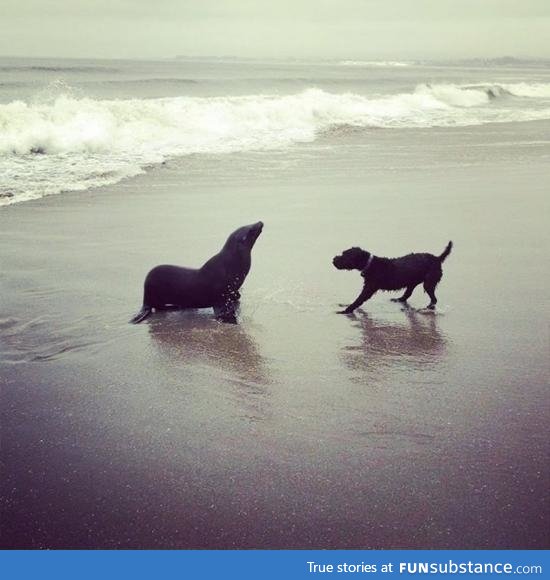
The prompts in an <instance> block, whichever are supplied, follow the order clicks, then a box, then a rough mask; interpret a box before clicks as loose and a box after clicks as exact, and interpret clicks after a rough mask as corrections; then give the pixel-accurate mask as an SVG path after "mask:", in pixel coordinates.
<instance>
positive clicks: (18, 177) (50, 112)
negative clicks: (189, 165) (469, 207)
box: [0, 83, 550, 204]
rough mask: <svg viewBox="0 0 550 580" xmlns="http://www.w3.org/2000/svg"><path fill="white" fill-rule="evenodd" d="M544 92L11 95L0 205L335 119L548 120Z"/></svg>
mask: <svg viewBox="0 0 550 580" xmlns="http://www.w3.org/2000/svg"><path fill="white" fill-rule="evenodd" d="M516 97H521V99H516ZM548 98H550V84H542V83H539V84H527V83H516V84H507V85H481V84H478V85H468V86H466V85H452V84H435V85H419V86H418V87H416V89H415V90H414V91H412V92H410V93H401V94H394V95H381V96H377V97H365V96H361V95H357V94H352V93H339V94H334V93H328V92H325V91H322V90H320V89H308V90H306V91H304V92H301V93H298V94H294V95H286V96H269V95H254V96H245V97H216V98H198V97H174V98H163V99H132V100H94V99H87V98H75V97H72V96H60V97H58V98H56V99H55V100H53V101H50V102H47V103H43V104H29V103H27V102H22V101H15V102H12V103H9V104H6V105H0V172H1V174H2V180H1V181H0V203H4V204H5V203H13V202H15V201H21V200H24V199H32V198H36V197H41V196H43V195H48V194H52V193H58V192H60V191H70V190H82V189H87V188H89V187H95V186H98V185H103V184H108V183H114V182H116V181H119V180H120V179H123V178H124V177H128V176H132V175H136V174H137V173H140V172H142V171H143V169H144V168H145V167H146V166H149V165H151V164H156V163H160V162H162V161H163V160H165V159H167V158H170V157H174V156H182V155H186V154H191V153H210V154H221V153H228V152H236V151H247V150H253V149H255V150H262V149H264V150H269V149H277V148H282V147H285V146H288V145H292V144H296V143H304V142H310V141H313V140H315V138H316V137H317V136H318V135H319V134H321V133H323V132H326V131H328V130H331V129H333V128H335V127H338V126H342V125H346V126H355V127H359V128H362V127H364V128H369V127H380V128H408V127H423V128H424V127H453V126H467V125H479V124H484V123H492V122H510V121H528V120H535V119H548V118H550V101H547V100H546V99H548ZM510 99H512V100H514V99H515V100H517V101H527V103H524V104H523V105H521V103H520V105H519V106H518V104H517V103H510V102H509V101H510ZM531 103H533V104H532V105H531Z"/></svg>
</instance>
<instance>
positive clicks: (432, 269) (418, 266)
mask: <svg viewBox="0 0 550 580" xmlns="http://www.w3.org/2000/svg"><path fill="white" fill-rule="evenodd" d="M452 247H453V243H452V242H449V243H448V244H447V247H446V248H445V250H443V253H442V254H441V255H440V256H434V255H433V254H408V255H407V256H403V257H401V258H378V257H377V256H373V255H372V254H371V253H370V252H366V251H365V250H362V249H361V248H350V249H349V250H346V251H345V252H343V253H342V254H341V255H340V256H336V257H335V258H334V259H333V260H332V263H333V264H334V265H335V266H336V268H338V269H339V270H360V271H361V276H363V278H365V282H364V285H363V290H362V291H361V294H359V296H358V297H357V299H356V300H355V301H354V302H353V303H352V304H350V305H349V306H348V307H347V308H346V309H345V310H341V311H340V314H350V313H352V312H353V311H354V310H355V309H356V308H358V307H359V306H361V304H363V302H365V301H366V300H368V299H369V298H370V297H371V296H372V295H373V294H374V293H375V292H378V290H399V289H401V288H406V290H405V293H404V294H403V296H401V297H400V298H394V299H393V300H394V302H406V301H407V300H408V299H409V298H410V296H411V294H412V293H413V291H414V289H415V288H416V287H417V286H418V284H420V283H423V284H424V290H425V291H426V293H427V294H428V296H429V297H430V304H429V305H428V308H430V309H431V310H433V309H434V308H435V305H436V304H437V298H436V297H435V288H436V286H437V284H438V283H439V281H440V280H441V276H442V275H443V271H442V270H441V264H442V263H443V261H444V260H445V258H446V257H447V256H448V255H449V254H450V253H451V249H452Z"/></svg>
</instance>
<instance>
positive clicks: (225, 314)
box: [214, 300, 239, 324]
mask: <svg viewBox="0 0 550 580" xmlns="http://www.w3.org/2000/svg"><path fill="white" fill-rule="evenodd" d="M238 311H239V301H238V300H231V301H227V302H225V303H223V304H219V305H215V306H214V316H215V317H216V320H219V321H220V322H227V323H229V324H237V313H238Z"/></svg>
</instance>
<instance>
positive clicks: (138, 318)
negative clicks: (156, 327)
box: [130, 304, 152, 324]
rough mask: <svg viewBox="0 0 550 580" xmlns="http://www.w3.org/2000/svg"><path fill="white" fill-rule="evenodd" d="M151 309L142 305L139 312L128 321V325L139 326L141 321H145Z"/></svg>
mask: <svg viewBox="0 0 550 580" xmlns="http://www.w3.org/2000/svg"><path fill="white" fill-rule="evenodd" d="M151 312H152V308H151V307H150V306H147V305H146V304H144V305H143V306H142V307H141V310H140V311H139V312H138V313H137V314H136V315H135V316H134V317H133V318H132V320H130V324H139V323H140V322H141V321H142V320H145V319H146V318H147V317H148V316H149V314H151Z"/></svg>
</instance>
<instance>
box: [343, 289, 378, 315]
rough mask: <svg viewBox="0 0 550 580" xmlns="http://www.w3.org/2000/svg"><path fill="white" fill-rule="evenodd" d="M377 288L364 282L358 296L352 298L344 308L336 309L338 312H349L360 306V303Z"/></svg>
mask: <svg viewBox="0 0 550 580" xmlns="http://www.w3.org/2000/svg"><path fill="white" fill-rule="evenodd" d="M377 290H378V288H373V287H372V286H369V285H368V284H365V285H364V286H363V290H362V291H361V294H359V296H357V299H356V300H354V301H353V302H352V303H351V304H350V305H349V306H348V307H347V308H345V309H344V310H340V311H338V314H351V313H352V312H353V311H354V310H355V309H356V308H359V306H361V304H363V303H364V302H366V301H367V300H368V299H369V298H370V297H371V296H372V295H373V294H374V293H375V292H376V291H377Z"/></svg>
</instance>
